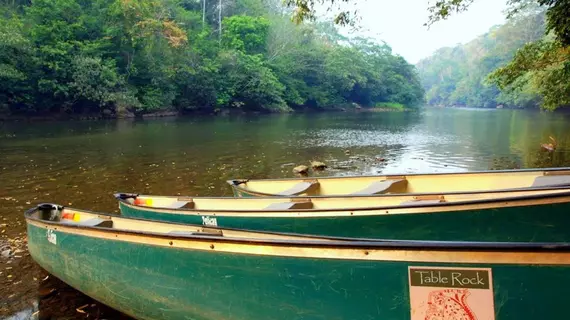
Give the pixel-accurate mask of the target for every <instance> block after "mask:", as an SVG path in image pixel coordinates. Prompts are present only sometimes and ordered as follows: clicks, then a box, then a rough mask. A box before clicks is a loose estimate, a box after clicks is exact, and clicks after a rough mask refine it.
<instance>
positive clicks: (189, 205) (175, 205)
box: [168, 201, 196, 209]
mask: <svg viewBox="0 0 570 320" xmlns="http://www.w3.org/2000/svg"><path fill="white" fill-rule="evenodd" d="M195 206H196V203H194V201H174V202H172V204H170V205H169V206H168V208H172V209H182V208H184V209H194V208H195Z"/></svg>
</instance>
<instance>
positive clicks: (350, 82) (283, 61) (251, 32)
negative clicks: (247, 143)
mask: <svg viewBox="0 0 570 320" xmlns="http://www.w3.org/2000/svg"><path fill="white" fill-rule="evenodd" d="M220 4H221V5H220ZM0 10H1V11H2V13H0V114H9V115H42V114H48V115H49V114H62V113H63V114H66V113H67V114H86V113H97V114H107V115H109V116H115V115H117V114H119V115H120V114H130V115H132V114H139V115H140V114H145V113H153V112H161V111H170V110H172V111H179V112H194V111H205V112H218V111H224V110H244V111H277V112H284V111H291V110H294V109H299V108H311V109H320V108H332V107H339V106H344V105H353V103H356V104H359V105H363V106H374V105H383V104H389V103H395V104H399V105H405V106H408V107H412V106H416V105H418V104H421V103H422V102H423V97H424V91H423V88H422V86H421V84H420V81H419V77H418V75H417V73H416V70H415V68H414V66H412V65H410V64H409V63H407V62H406V61H405V60H404V59H403V58H402V57H400V56H397V55H394V54H393V53H392V50H391V48H390V47H389V46H388V45H386V44H383V43H382V44H379V43H375V42H372V41H370V40H368V39H360V38H359V39H347V38H344V37H342V36H341V35H340V34H339V33H338V32H337V30H336V29H335V27H333V25H332V24H323V23H312V24H301V25H295V24H293V23H292V22H291V21H290V14H291V13H290V12H287V10H286V9H284V8H283V7H282V6H281V1H280V0H271V1H267V0H223V1H212V0H206V1H205V2H202V1H201V0H93V1H87V0H34V1H33V2H31V1H29V0H19V1H18V0H14V1H3V2H0ZM220 28H221V29H220Z"/></svg>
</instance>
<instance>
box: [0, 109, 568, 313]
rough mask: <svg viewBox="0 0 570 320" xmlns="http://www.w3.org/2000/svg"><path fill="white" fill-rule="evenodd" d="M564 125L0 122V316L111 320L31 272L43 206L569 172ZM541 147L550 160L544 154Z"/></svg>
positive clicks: (548, 121)
mask: <svg viewBox="0 0 570 320" xmlns="http://www.w3.org/2000/svg"><path fill="white" fill-rule="evenodd" d="M569 126H570V115H567V114H561V113H555V114H553V113H545V112H537V111H521V110H517V111H513V110H481V109H431V108H427V109H422V110H421V111H418V112H403V113H398V112H394V113H387V112H379V113H372V112H346V113H343V112H338V113H318V114H286V115H258V116H235V117H234V116H226V117H203V118H202V117H200V118H176V119H174V118H173V119H157V120H145V121H134V120H117V121H85V122H44V123H39V122H38V123H23V122H22V123H0V217H1V219H2V221H0V232H1V234H0V250H3V249H6V248H11V249H10V250H11V252H10V255H9V256H7V257H0V296H1V297H2V299H1V300H0V317H8V318H12V319H27V318H29V317H30V315H33V317H34V318H38V319H46V318H51V319H61V318H65V319H74V318H77V319H84V318H86V317H90V318H119V317H121V316H120V315H119V314H118V313H117V312H116V311H113V310H111V309H109V308H106V307H104V306H101V305H100V304H99V303H97V302H95V301H93V300H91V299H89V298H88V297H86V296H84V295H82V294H80V293H78V292H76V291H75V290H73V289H71V288H70V287H68V286H66V285H65V284H63V283H61V282H60V281H58V280H57V279H55V278H54V277H52V276H49V275H47V274H46V273H45V271H43V270H42V269H41V268H39V267H38V266H37V265H36V264H35V263H34V262H33V261H32V259H31V258H30V257H29V255H28V254H27V252H26V251H25V222H24V220H23V214H22V213H23V211H24V210H25V209H27V208H29V207H32V206H33V205H34V204H36V203H39V202H55V203H59V204H63V205H68V206H76V207H79V208H85V209H91V210H101V211H108V212H117V204H116V203H115V201H114V199H113V197H112V194H113V193H114V192H139V193H147V194H166V195H176V194H181V195H189V196H198V195H204V196H231V190H230V188H229V187H228V186H227V185H226V183H225V181H226V180H228V179H231V178H270V177H271V178H277V177H293V176H295V174H294V173H293V172H292V168H293V167H294V166H296V165H300V164H305V165H308V164H309V162H310V161H311V160H318V161H323V162H325V163H326V164H328V165H329V169H327V170H326V171H324V172H322V173H318V175H362V174H379V173H417V172H451V171H472V170H487V169H504V168H530V167H558V166H567V165H569V164H570V156H569V153H568V151H569V150H570V130H568V128H569ZM549 136H552V137H554V138H555V139H556V141H557V150H556V151H555V152H554V153H550V152H546V151H542V150H541V148H540V145H541V143H547V142H550V141H549ZM124 318H126V317H124Z"/></svg>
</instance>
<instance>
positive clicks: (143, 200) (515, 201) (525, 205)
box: [115, 188, 570, 242]
mask: <svg viewBox="0 0 570 320" xmlns="http://www.w3.org/2000/svg"><path fill="white" fill-rule="evenodd" d="M115 197H116V198H117V199H118V201H119V207H120V210H121V214H122V215H123V216H125V217H133V218H144V219H152V220H160V221H169V222H179V223H189V224H204V225H209V226H219V227H225V228H242V229H250V230H263V231H272V232H292V233H303V234H315V235H324V236H337V237H356V238H384V239H407V240H434V241H436V240H437V241H453V240H464V241H517V242H527V241H528V242H541V241H542V242H556V241H559V242H565V241H570V232H569V231H568V225H569V224H570V214H569V212H570V188H558V189H544V190H520V191H514V190H511V191H505V192H482V193H467V194H457V193H455V194H446V195H437V196H429V197H418V196H412V195H383V196H368V197H315V198H302V197H294V198H290V199H288V198H283V197H259V198H231V197H230V198H203V197H195V198H188V197H168V196H149V195H136V194H116V195H115Z"/></svg>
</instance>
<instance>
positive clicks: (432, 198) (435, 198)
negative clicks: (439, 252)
mask: <svg viewBox="0 0 570 320" xmlns="http://www.w3.org/2000/svg"><path fill="white" fill-rule="evenodd" d="M442 202H445V197H444V196H441V195H423V196H415V197H413V200H409V201H404V202H402V203H400V204H401V205H422V206H423V205H426V204H436V203H442Z"/></svg>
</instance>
